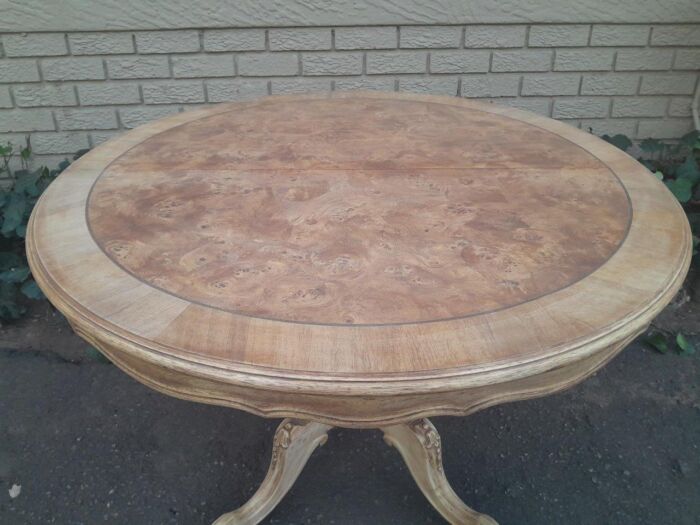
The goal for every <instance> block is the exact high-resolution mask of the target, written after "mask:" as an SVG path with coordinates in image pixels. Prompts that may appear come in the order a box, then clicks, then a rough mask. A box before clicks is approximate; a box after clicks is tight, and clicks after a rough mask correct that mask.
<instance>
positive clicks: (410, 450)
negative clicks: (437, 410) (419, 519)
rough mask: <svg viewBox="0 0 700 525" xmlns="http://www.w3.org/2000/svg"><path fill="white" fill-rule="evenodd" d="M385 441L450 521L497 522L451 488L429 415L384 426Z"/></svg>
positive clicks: (477, 524)
mask: <svg viewBox="0 0 700 525" xmlns="http://www.w3.org/2000/svg"><path fill="white" fill-rule="evenodd" d="M382 432H384V441H386V442H387V444H389V445H390V446H393V447H395V448H396V449H397V450H398V451H399V452H400V453H401V456H403V459H404V461H405V462H406V465H407V466H408V470H409V471H410V472H411V475H413V479H414V480H415V481H416V483H417V484H418V487H420V489H421V491H422V492H423V494H424V495H425V497H426V498H428V500H429V501H430V503H431V504H432V505H433V507H435V509H436V510H437V511H438V512H439V513H440V514H441V515H442V517H443V518H445V519H446V520H447V521H448V522H449V523H451V524H453V525H498V524H497V523H496V521H495V520H494V519H493V518H490V517H489V516H486V515H485V514H479V513H478V512H476V511H475V510H473V509H471V508H469V507H468V506H467V505H465V504H464V502H463V501H462V500H461V499H459V496H457V494H455V491H454V490H452V487H451V486H450V484H449V482H448V481H447V478H446V477H445V472H444V470H443V467H442V445H441V442H440V434H438V432H437V430H436V429H435V427H434V426H433V424H432V423H431V422H430V421H429V420H428V419H417V420H416V421H412V422H411V423H406V424H400V425H392V426H389V427H383V428H382Z"/></svg>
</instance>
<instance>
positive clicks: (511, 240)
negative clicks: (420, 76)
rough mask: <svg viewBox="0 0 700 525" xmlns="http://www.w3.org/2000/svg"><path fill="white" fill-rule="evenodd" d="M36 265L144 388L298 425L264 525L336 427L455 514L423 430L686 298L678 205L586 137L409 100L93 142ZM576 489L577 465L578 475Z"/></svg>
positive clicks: (549, 373)
mask: <svg viewBox="0 0 700 525" xmlns="http://www.w3.org/2000/svg"><path fill="white" fill-rule="evenodd" d="M27 251H28V256H29V260H30V263H31V269H32V272H33V274H34V276H35V278H36V280H37V282H38V283H39V285H40V286H41V288H42V289H43V290H44V291H45V293H46V295H47V296H48V298H49V299H50V300H51V302H52V303H53V304H54V305H55V306H56V307H57V308H58V309H59V310H60V311H61V312H62V313H63V314H65V316H66V317H67V318H68V320H69V321H70V323H71V325H72V326H73V327H74V329H75V330H76V332H77V333H78V334H80V335H81V336H83V337H84V338H85V339H87V340H88V341H90V342H91V343H92V344H94V345H95V346H96V347H97V348H99V349H100V350H101V351H103V352H104V353H105V354H106V355H107V356H108V357H109V359H110V360H111V361H112V362H113V363H114V364H116V365H117V366H119V367H120V368H121V369H123V370H124V371H125V372H127V373H128V374H130V375H132V376H133V377H135V378H136V379H138V380H139V381H141V382H142V383H144V384H146V385H148V386H150V387H152V388H154V389H156V390H159V391H161V392H164V393H167V394H170V395H173V396H177V397H180V398H184V399H190V400H194V401H199V402H203V403H212V404H218V405H226V406H230V407H234V408H239V409H242V410H246V411H249V412H252V413H254V414H258V415H260V416H265V417H284V418H287V419H285V420H284V421H283V422H282V423H281V425H280V426H279V428H278V430H277V433H276V434H275V438H274V446H273V451H272V460H271V464H270V467H269V471H268V474H267V477H266V478H265V480H264V482H263V483H262V486H261V487H260V489H259V490H258V492H257V493H256V494H255V495H254V496H253V498H252V499H251V500H250V501H249V502H247V503H246V504H245V505H243V506H242V507H241V508H239V509H238V510H236V511H234V512H231V513H228V514H225V515H223V516H222V517H220V518H219V519H218V520H217V521H216V525H231V524H253V523H258V522H259V521H261V520H262V519H264V517H265V516H266V515H267V514H268V513H269V512H270V511H271V510H272V509H273V508H274V507H275V505H277V503H278V502H279V501H280V499H281V498H282V497H283V496H284V494H285V493H286V492H287V491H288V490H289V488H290V487H291V485H292V484H293V483H294V481H295V479H296V478H297V476H298V474H299V473H300V471H301V469H302V468H303V466H304V464H305V463H306V461H307V459H308V457H309V456H310V454H311V453H312V451H313V450H314V449H315V448H316V447H317V446H318V445H320V444H322V443H323V442H324V441H325V439H326V433H327V431H328V430H329V429H330V428H331V427H332V426H339V427H354V428H380V429H381V430H382V431H383V432H384V436H385V440H386V441H387V443H389V444H390V445H392V446H394V447H396V448H397V449H398V451H399V452H400V453H401V455H402V456H403V459H404V460H405V461H406V463H407V465H408V468H409V470H410V471H411V473H412V475H413V477H414V478H415V480H416V482H417V484H418V485H419V486H420V488H421V490H422V491H423V493H424V494H425V495H426V496H427V498H428V499H429V500H430V502H431V503H432V504H433V506H434V507H435V508H436V509H437V511H438V512H440V514H442V516H443V517H444V518H445V519H446V520H447V521H449V522H451V523H459V524H477V523H478V524H493V523H495V521H494V520H493V519H492V518H489V517H488V516H485V515H483V514H479V513H478V512H476V511H474V510H472V509H470V508H469V507H468V506H466V505H465V504H464V503H463V502H462V501H461V500H460V499H459V497H458V496H457V495H456V494H455V492H454V491H453V490H452V489H451V487H450V485H449V484H448V482H447V480H446V478H445V475H444V472H443V468H442V459H441V444H440V437H439V435H438V433H437V431H436V430H435V428H434V427H433V425H432V424H431V423H430V421H428V419H426V418H427V417H429V416H436V415H454V416H458V415H462V416H463V415H466V414H469V413H471V412H474V411H476V410H478V409H481V408H484V407H487V406H490V405H494V404H496V403H503V402H505V401H513V400H518V399H525V398H530V397H534V396H539V395H544V394H549V393H552V392H555V391H558V390H561V389H563V388H566V387H569V386H571V385H573V384H575V383H576V382H578V381H580V380H582V379H583V378H585V377H587V376H588V375H590V374H591V373H593V372H594V371H595V370H596V369H598V368H599V367H601V366H602V365H603V364H605V363H606V362H607V361H608V360H609V359H611V358H612V357H613V356H614V355H615V354H616V353H617V352H619V351H620V350H621V349H622V348H623V347H624V346H625V345H626V344H627V343H628V342H629V341H631V340H632V339H633V338H634V337H635V336H637V335H638V334H639V333H640V332H642V331H643V330H644V329H645V327H647V326H648V324H649V322H650V321H651V319H652V318H653V317H654V316H655V315H656V314H657V313H658V312H659V311H660V310H661V309H662V308H663V307H664V306H665V305H666V304H667V303H668V302H669V301H670V300H671V298H672V297H673V295H674V293H675V292H676V291H677V290H678V288H679V287H680V285H681V283H682V281H683V278H684V276H685V274H686V271H687V269H688V264H689V261H690V257H691V236H690V231H689V227H688V223H687V221H686V218H685V215H684V213H683V210H682V209H681V207H680V206H679V204H678V203H677V202H676V200H675V199H674V198H673V196H672V195H671V194H670V193H669V191H667V190H666V188H665V187H664V185H663V184H662V183H661V182H659V181H658V180H656V179H655V178H654V177H653V176H652V175H651V174H650V173H649V172H648V171H647V170H646V169H645V168H644V167H642V166H641V165H640V164H639V163H637V162H636V161H635V160H634V159H632V158H631V157H629V156H627V155H626V154H625V153H623V152H621V151H619V150H617V149H616V148H614V147H613V146H610V145H609V144H607V143H605V142H603V141H602V140H600V139H598V138H596V137H594V136H593V135H590V134H589V133H586V132H583V131H580V130H578V129H575V128H573V127H571V126H569V125H567V124H564V123H561V122H556V121H554V120H551V119H548V118H545V117H541V116H537V115H534V114H531V113H527V112H523V111H519V110H515V109H511V108H505V107H499V106H496V105H490V104H482V103H478V102H473V101H468V100H461V99H457V98H448V97H426V96H419V95H403V94H402V95H399V94H396V93H333V94H331V95H314V96H311V95H305V96H287V97H269V98H264V99H261V100H256V101H251V102H245V103H235V104H225V105H218V106H215V107H213V108H207V109H202V110H196V111H188V112H184V113H180V114H177V115H175V116H172V117H169V118H165V119H162V120H159V121H157V122H154V123H151V124H148V125H145V126H142V127H140V128H137V129H135V130H133V131H130V132H129V133H126V134H124V135H122V136H119V137H117V138H114V139H112V140H110V141H109V142H107V143H105V144H103V145H101V146H99V147H97V148H95V149H94V150H93V151H91V152H90V153H88V154H87V155H85V156H84V157H82V158H81V159H80V160H78V161H77V162H75V163H74V164H73V165H72V166H71V167H70V168H69V169H68V170H66V172H65V173H63V174H62V175H60V176H59V177H58V179H57V180H56V181H55V182H54V183H53V184H52V185H51V186H50V187H49V188H48V190H47V191H46V192H45V193H44V195H43V196H42V197H41V199H40V201H39V203H38V205H37V206H36V208H35V210H34V212H33V214H32V218H31V222H30V225H29V229H28V236H27ZM563 475H565V474H564V473H562V476H563Z"/></svg>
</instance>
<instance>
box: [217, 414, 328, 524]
mask: <svg viewBox="0 0 700 525" xmlns="http://www.w3.org/2000/svg"><path fill="white" fill-rule="evenodd" d="M330 428H331V427H330V426H329V425H324V424H323V423H311V422H305V421H297V420H293V419H285V420H284V421H282V423H281V424H280V426H279V427H278V428H277V432H275V438H274V440H273V442H272V459H271V460H270V468H269V469H268V471H267V475H266V476H265V479H264V480H263V482H262V484H261V485H260V488H259V489H258V491H257V492H256V493H255V494H254V495H253V497H252V498H250V499H249V500H248V501H247V502H246V503H245V504H244V505H243V506H242V507H240V508H238V509H236V510H234V511H233V512H228V513H226V514H224V515H223V516H221V517H220V518H219V519H217V520H216V521H215V522H214V525H255V524H257V523H260V521H262V520H263V519H265V517H266V516H267V515H268V514H269V513H270V512H272V510H273V509H274V508H275V507H276V506H277V505H278V504H279V502H280V501H281V500H282V498H283V497H284V495H285V494H287V492H288V491H289V489H290V488H291V487H292V485H293V484H294V482H295V481H296V479H297V477H298V476H299V474H300V473H301V470H302V469H303V468H304V465H306V462H307V461H308V459H309V457H310V456H311V453H312V452H313V451H314V450H315V449H316V448H317V447H319V446H321V445H323V444H324V443H325V442H326V439H327V438H328V434H327V432H328V430H329V429H330Z"/></svg>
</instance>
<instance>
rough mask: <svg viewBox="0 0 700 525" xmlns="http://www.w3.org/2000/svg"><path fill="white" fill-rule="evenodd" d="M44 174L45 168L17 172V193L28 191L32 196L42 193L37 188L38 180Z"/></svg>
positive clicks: (15, 189)
mask: <svg viewBox="0 0 700 525" xmlns="http://www.w3.org/2000/svg"><path fill="white" fill-rule="evenodd" d="M43 175H44V168H40V169H38V170H36V171H27V170H21V171H17V172H15V188H14V191H15V192H16V193H26V194H27V195H30V196H32V197H36V196H38V195H39V193H41V192H40V191H39V188H37V182H39V179H41V177H42V176H43Z"/></svg>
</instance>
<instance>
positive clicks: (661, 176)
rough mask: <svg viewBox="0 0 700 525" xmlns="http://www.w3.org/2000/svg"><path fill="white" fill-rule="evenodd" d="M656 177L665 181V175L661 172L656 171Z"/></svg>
mask: <svg viewBox="0 0 700 525" xmlns="http://www.w3.org/2000/svg"><path fill="white" fill-rule="evenodd" d="M654 177H656V178H657V179H659V180H664V174H663V173H661V172H660V171H659V170H656V171H655V172H654Z"/></svg>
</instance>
